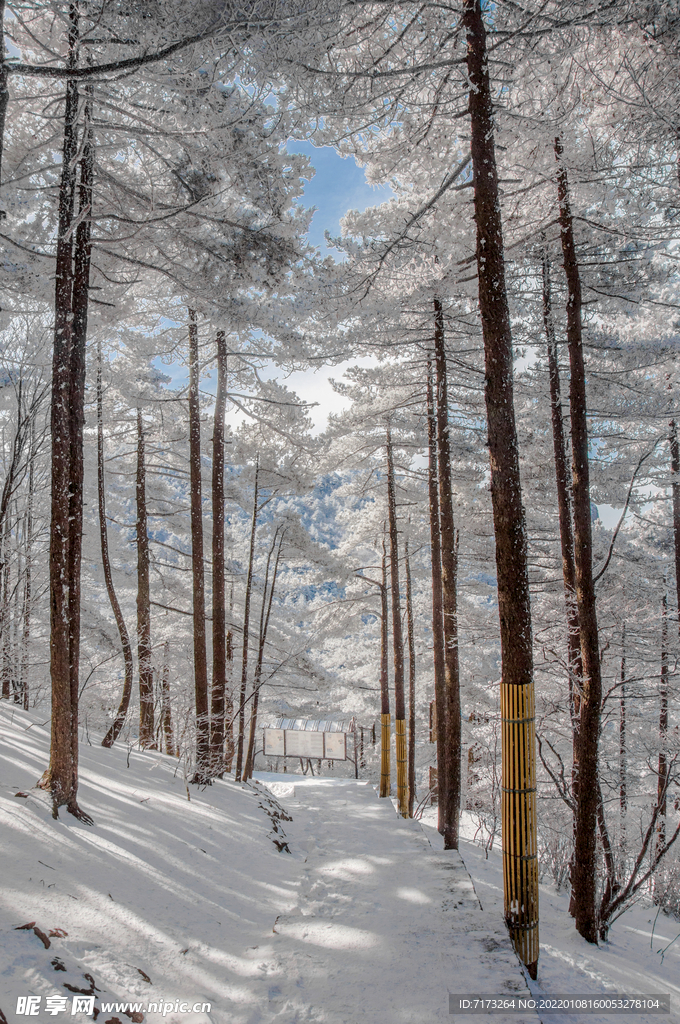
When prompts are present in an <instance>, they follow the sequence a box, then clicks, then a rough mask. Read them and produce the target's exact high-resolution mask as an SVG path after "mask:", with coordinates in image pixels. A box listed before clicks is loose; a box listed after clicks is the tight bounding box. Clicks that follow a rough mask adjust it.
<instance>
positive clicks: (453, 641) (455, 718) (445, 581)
mask: <svg viewBox="0 0 680 1024" xmlns="http://www.w3.org/2000/svg"><path fill="white" fill-rule="evenodd" d="M434 354H435V372H436V384H437V390H436V395H437V399H436V409H437V466H438V469H439V518H440V524H441V526H440V529H441V559H442V602H443V608H442V610H443V625H444V688H445V691H446V756H445V765H444V770H445V772H446V790H445V793H446V818H445V828H444V849H445V850H457V849H458V823H459V820H460V756H461V721H460V664H459V657H458V596H457V592H456V590H457V578H458V552H457V539H456V529H455V523H454V519H453V491H452V483H451V444H450V438H449V397H448V380H447V372H446V347H445V343H444V311H443V308H442V304H441V301H440V300H439V299H435V300H434ZM440 800H441V797H440Z"/></svg>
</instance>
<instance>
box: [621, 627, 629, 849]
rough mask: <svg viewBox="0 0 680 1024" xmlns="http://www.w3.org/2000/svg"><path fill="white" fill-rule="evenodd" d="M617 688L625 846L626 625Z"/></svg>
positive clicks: (622, 828) (626, 786) (626, 769)
mask: <svg viewBox="0 0 680 1024" xmlns="http://www.w3.org/2000/svg"><path fill="white" fill-rule="evenodd" d="M619 682H620V688H619V808H620V811H621V845H622V846H623V847H624V849H625V846H626V812H627V810H628V749H627V742H626V626H625V623H624V625H623V627H622V629H621V675H620V680H619Z"/></svg>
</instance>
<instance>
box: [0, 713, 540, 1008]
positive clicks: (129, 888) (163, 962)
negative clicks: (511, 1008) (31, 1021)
mask: <svg viewBox="0 0 680 1024" xmlns="http://www.w3.org/2000/svg"><path fill="white" fill-rule="evenodd" d="M48 727H49V723H47V722H44V721H42V722H41V721H40V719H39V717H37V716H36V715H35V714H33V713H28V712H23V711H20V710H17V709H15V708H14V707H13V706H10V705H8V704H7V703H6V702H2V704H1V705H0V766H1V771H2V776H1V777H2V787H1V794H0V815H1V817H2V849H3V864H4V871H3V883H2V890H1V914H0V920H1V921H2V925H1V926H0V1007H1V1008H2V1010H3V1012H4V1014H5V1016H6V1018H7V1020H8V1021H9V1022H10V1024H12V1022H14V1021H19V1020H27V1019H28V1018H27V1017H24V1016H19V1015H17V1014H15V1012H14V1011H15V1008H16V1001H17V997H19V996H24V995H29V994H30V995H41V996H43V997H45V996H48V995H57V994H64V993H65V992H68V990H66V989H64V987H63V985H64V983H66V984H69V985H71V986H72V988H77V989H80V990H81V991H82V990H86V991H87V990H88V989H90V987H91V981H93V982H94V984H95V985H96V986H97V988H96V990H95V994H96V996H97V1002H96V1004H95V1005H96V1006H100V1005H101V1004H102V1003H103V1002H108V1001H124V1000H131V1001H141V1002H144V1003H146V1002H147V1001H151V1000H153V1001H156V1000H158V1001H163V1002H168V1003H174V1001H175V1000H182V1001H184V1002H187V1003H191V1004H192V1006H193V1004H194V1003H195V1002H199V1001H200V1002H204V1001H205V1002H208V1003H210V1004H211V1009H210V1011H209V1012H198V1013H185V1014H182V1013H181V1012H174V1011H173V1012H170V1013H168V1014H167V1015H166V1016H165V1017H163V1016H162V1014H161V1013H155V1012H150V1013H148V1014H146V1019H147V1020H148V1021H149V1022H150V1024H155V1022H156V1021H161V1020H163V1019H165V1021H166V1022H170V1024H181V1022H186V1024H189V1021H191V1022H192V1024H207V1022H208V1021H212V1022H215V1024H227V1022H229V1024H256V1022H257V1024H259V1022H262V1024H264V1022H280V1024H284V1022H285V1024H293V1022H302V1021H309V1022H319V1024H321V1022H323V1024H341V1022H342V1024H357V1022H359V1021H362V1020H364V1019H365V1020H367V1021H371V1022H373V1021H375V1022H377V1024H382V1022H383V1021H384V1022H385V1024H388V1022H389V1024H399V1022H404V1024H415V1022H423V1024H424V1022H428V1024H429V1022H432V1021H447V1020H450V1019H451V1018H450V1016H449V1013H448V992H449V991H453V992H455V991H459V990H460V989H461V987H462V988H464V989H467V988H469V987H472V988H477V987H479V988H481V989H482V990H485V991H489V990H493V991H494V992H495V991H498V992H503V991H508V992H512V991H520V992H526V991H527V990H526V985H525V981H524V977H523V975H522V972H521V970H520V967H519V965H518V963H517V960H516V958H515V956H514V954H513V953H512V951H511V949H510V944H509V941H508V938H507V936H506V934H505V931H504V928H503V925H502V921H501V919H500V918H499V916H498V915H492V916H489V915H488V914H487V913H484V912H482V911H481V909H480V907H479V902H478V900H477V898H476V896H475V893H474V889H473V887H472V883H471V882H470V879H469V876H468V874H467V872H466V870H465V867H464V865H463V863H462V861H461V859H460V857H459V856H458V855H457V854H455V853H443V852H440V851H437V850H434V849H433V848H432V847H431V846H430V844H429V842H428V841H427V838H426V837H425V835H424V833H423V831H422V829H421V828H420V826H419V825H418V824H417V823H415V822H408V821H403V820H402V819H400V818H398V817H397V815H396V814H395V811H394V808H393V806H392V804H391V802H390V801H385V800H382V801H381V800H379V799H378V798H377V796H376V795H375V792H374V791H373V788H372V787H371V786H370V785H367V784H366V783H358V784H357V783H355V782H353V781H350V780H337V779H332V780H330V779H321V780H317V779H312V778H311V777H307V778H302V777H300V776H291V775H288V776H286V775H284V776H278V777H274V778H272V779H271V781H270V783H269V785H270V787H271V788H270V789H266V788H264V787H263V785H262V784H261V782H258V781H256V782H255V783H254V784H253V785H251V786H242V785H238V784H236V783H234V782H233V781H229V780H226V781H222V782H219V783H217V784H215V785H213V786H211V787H208V788H206V789H203V790H197V789H196V787H190V796H191V800H190V801H189V800H187V788H186V785H185V781H184V778H183V774H182V771H181V767H180V765H179V764H178V762H177V761H176V760H173V759H172V758H168V757H165V756H163V755H160V754H157V753H153V752H141V751H138V750H134V749H130V750H129V749H128V748H126V747H124V746H121V747H114V748H113V749H112V750H104V749H103V748H102V747H101V746H98V745H96V740H95V739H94V737H92V739H93V741H94V742H93V744H92V745H90V744H88V743H87V742H84V743H82V744H81V765H80V799H81V804H82V806H83V807H84V808H85V809H86V810H87V811H88V812H89V813H90V814H92V816H93V818H94V820H95V824H94V826H93V827H88V826H86V825H83V824H81V823H79V822H77V821H76V820H75V819H73V818H72V817H71V816H70V815H68V814H66V813H63V812H62V816H61V817H60V818H59V819H58V820H56V821H55V820H54V819H53V818H52V817H51V812H50V808H49V806H48V801H47V799H46V796H45V794H44V793H42V792H41V791H39V790H35V789H34V788H32V787H33V786H34V784H35V781H36V780H37V779H38V778H39V776H40V774H41V772H42V770H43V769H44V767H45V765H46V763H47V757H48V751H49V732H48ZM17 793H24V794H27V796H17V795H16V794H17ZM282 805H283V806H282ZM284 808H285V810H284ZM291 814H292V817H293V820H292V821H289V820H287V818H288V817H289V816H290V815H291ZM284 815H285V816H284ZM276 843H278V844H279V845H280V846H281V852H279V849H278V848H277V845H276ZM283 844H288V849H290V851H291V853H287V852H286V848H285V847H284V845H283ZM30 922H35V923H36V926H37V928H39V929H40V930H41V931H42V932H43V933H44V934H46V935H48V934H49V932H50V931H55V930H56V929H63V930H64V931H65V932H67V935H66V936H65V937H62V938H60V937H58V936H53V937H52V938H50V939H49V941H50V948H49V949H45V948H44V946H43V944H42V942H41V940H40V938H39V936H38V935H37V934H36V933H35V932H34V931H33V930H25V931H16V930H15V929H16V927H17V926H20V925H24V924H27V923H30ZM53 961H58V965H57V966H55V964H54V963H53ZM62 967H63V968H64V969H63V970H62V969H61V968H62ZM142 972H143V973H142ZM145 976H146V978H148V979H150V981H147V980H145ZM69 997H70V994H69ZM117 1016H118V1019H119V1020H121V1019H122V1021H123V1024H126V1021H127V1018H125V1017H123V1018H121V1017H120V1014H118V1015H117ZM40 1019H42V1020H57V1021H58V1020H59V1019H60V1016H54V1017H48V1016H46V1015H45V1014H44V1013H42V1014H41V1016H40ZM61 1019H65V1018H64V1016H62V1017H61ZM69 1019H71V1020H74V1021H79V1020H80V1021H83V1020H85V1019H86V1017H85V1015H83V1014H81V1015H75V1016H70V1003H69ZM111 1019H112V1017H111V1016H110V1015H109V1014H105V1015H102V1016H100V1024H102V1021H106V1020H111ZM514 1019H515V1020H518V1018H514ZM520 1019H521V1018H520ZM534 1019H535V1018H534ZM498 1020H499V1024H500V1018H499V1019H498Z"/></svg>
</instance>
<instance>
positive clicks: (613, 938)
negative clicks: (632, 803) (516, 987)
mask: <svg viewBox="0 0 680 1024" xmlns="http://www.w3.org/2000/svg"><path fill="white" fill-rule="evenodd" d="M435 825H436V812H435V811H434V810H430V809H428V811H426V813H425V814H424V815H423V827H424V830H425V831H426V833H427V835H428V837H429V838H430V841H431V842H432V843H433V844H434V845H439V844H440V842H441V838H440V836H439V834H438V832H437V831H436V828H435ZM463 831H465V829H463ZM472 832H473V829H471V828H470V829H469V830H468V833H469V835H470V836H471V835H472ZM461 854H462V856H463V859H464V861H465V865H466V867H467V869H468V871H469V872H470V875H471V877H472V879H473V882H474V885H475V890H476V892H477V895H478V896H479V898H480V901H481V903H482V905H483V906H484V909H485V910H489V911H490V912H492V913H494V914H502V912H503V875H502V870H501V853H500V850H499V849H497V848H494V849H493V850H491V852H490V853H489V856H488V859H486V858H485V855H484V850H483V849H482V847H480V846H479V845H478V844H477V843H473V842H472V841H471V839H469V838H468V839H463V842H462V843H461ZM539 900H540V907H539V913H540V941H541V956H540V961H539V973H538V982H532V981H530V982H529V987H530V988H531V990H532V992H533V993H535V994H540V995H550V996H553V995H581V994H587V995H598V994H602V995H612V994H616V993H619V994H628V995H644V994H652V993H670V994H671V1008H672V1012H671V1015H670V1017H669V1016H668V1015H667V1014H666V1015H663V1016H656V1015H654V1016H649V1015H647V1016H643V1015H639V1014H634V1015H626V1016H625V1017H622V1016H618V1015H617V1016H613V1015H609V1016H601V1015H598V1014H589V1015H588V1016H587V1017H584V1016H572V1015H570V1014H563V1013H560V1014H559V1015H557V1014H553V1015H548V1014H542V1015H541V1016H542V1020H543V1021H544V1022H545V1024H576V1022H577V1021H578V1022H580V1021H581V1020H584V1021H588V1024H605V1022H607V1021H608V1022H609V1024H615V1022H616V1021H617V1020H630V1021H635V1022H639V1024H642V1022H643V1021H644V1022H645V1024H646V1022H651V1021H653V1020H656V1021H657V1024H658V1022H659V1021H671V1020H672V1021H678V1020H680V921H678V920H676V919H675V918H672V917H668V916H666V915H664V914H657V909H656V908H653V907H652V905H651V903H650V902H649V901H646V902H640V903H638V904H637V905H635V906H633V907H631V908H630V909H629V910H627V911H626V913H625V914H623V915H622V916H621V917H620V918H619V919H618V920H617V921H616V922H615V923H614V925H613V926H612V929H611V931H610V935H609V939H608V941H607V942H605V943H603V944H602V945H600V946H592V945H590V943H588V942H585V941H584V940H583V939H582V938H581V936H580V935H579V934H578V933H577V932H576V931H575V929H574V923H573V920H572V918H571V917H570V916H569V912H568V906H569V897H568V895H567V894H566V893H564V892H556V891H555V888H554V887H552V886H548V885H541V886H540V895H539ZM676 939H677V942H675V944H674V945H670V947H669V943H672V942H673V941H674V940H676ZM667 947H669V948H667ZM664 950H665V952H664ZM662 954H663V957H662ZM492 1021H493V1018H490V1024H491V1022H492Z"/></svg>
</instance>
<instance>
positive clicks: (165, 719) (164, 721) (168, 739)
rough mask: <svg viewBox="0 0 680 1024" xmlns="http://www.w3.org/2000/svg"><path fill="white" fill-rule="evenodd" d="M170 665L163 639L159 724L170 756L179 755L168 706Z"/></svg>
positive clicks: (166, 642)
mask: <svg viewBox="0 0 680 1024" xmlns="http://www.w3.org/2000/svg"><path fill="white" fill-rule="evenodd" d="M169 673H170V666H169V665H168V641H167V640H166V641H165V646H164V648H163V671H162V673H161V725H162V727H163V741H164V743H165V753H166V754H170V756H171V757H179V750H178V749H177V747H176V746H175V734H174V731H173V728H172V708H171V706H170V678H169Z"/></svg>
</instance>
